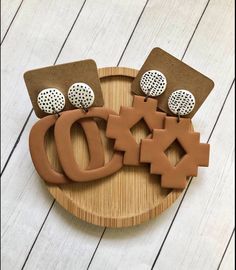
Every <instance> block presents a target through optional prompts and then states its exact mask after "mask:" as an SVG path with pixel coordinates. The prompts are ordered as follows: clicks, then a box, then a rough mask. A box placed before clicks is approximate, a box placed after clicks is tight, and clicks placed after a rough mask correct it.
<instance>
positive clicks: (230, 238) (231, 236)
mask: <svg viewBox="0 0 236 270" xmlns="http://www.w3.org/2000/svg"><path fill="white" fill-rule="evenodd" d="M234 232H235V228H234V229H233V231H232V233H231V235H230V237H229V240H228V242H227V244H226V247H225V250H224V252H223V254H222V257H221V260H220V262H219V265H218V267H217V270H219V269H220V267H221V264H222V262H223V259H224V257H225V254H226V252H227V250H228V247H229V244H230V241H231V240H232V238H233V235H234Z"/></svg>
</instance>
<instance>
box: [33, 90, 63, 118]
mask: <svg viewBox="0 0 236 270" xmlns="http://www.w3.org/2000/svg"><path fill="white" fill-rule="evenodd" d="M37 102H38V106H39V108H40V109H41V110H42V111H44V112H45V113H48V114H53V113H57V112H60V111H62V110H63V109H64V107H65V97H64V95H63V94H62V93H61V92H60V91H59V90H58V89H56V88H47V89H44V90H42V91H41V92H40V93H39V94H38V98H37Z"/></svg>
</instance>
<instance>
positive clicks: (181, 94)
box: [168, 89, 195, 115]
mask: <svg viewBox="0 0 236 270" xmlns="http://www.w3.org/2000/svg"><path fill="white" fill-rule="evenodd" d="M194 106H195V97H194V95H193V94H192V93H191V92H189V91H188V90H184V89H180V90H176V91H174V92H173V93H172V94H171V95H170V96H169V99H168V107H169V109H170V111H171V112H172V113H174V114H176V115H178V114H179V115H187V114H189V113H191V111H192V110H193V109H194Z"/></svg>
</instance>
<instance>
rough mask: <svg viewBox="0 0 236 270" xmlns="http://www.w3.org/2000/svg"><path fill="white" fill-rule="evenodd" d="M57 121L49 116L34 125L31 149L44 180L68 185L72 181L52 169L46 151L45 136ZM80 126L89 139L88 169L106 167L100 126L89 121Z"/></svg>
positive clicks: (30, 143) (31, 132) (53, 116)
mask: <svg viewBox="0 0 236 270" xmlns="http://www.w3.org/2000/svg"><path fill="white" fill-rule="evenodd" d="M61 115H63V113H62V114H61ZM60 117H61V116H60ZM57 120H58V119H57V117H56V116H55V115H49V116H46V117H43V118H42V119H40V120H39V121H38V122H37V123H36V124H34V126H33V127H32V129H31V131H30V135H29V148H30V154H31V158H32V161H33V163H34V166H35V169H36V171H37V172H38V174H39V175H40V176H41V177H42V179H43V180H45V181H46V182H48V183H52V184H67V183H71V181H70V180H69V179H68V178H67V177H66V176H65V175H64V174H63V173H59V172H57V171H55V170H54V169H53V168H52V166H51V164H50V162H49V160H48V156H47V153H46V150H45V135H46V133H47V132H48V130H49V128H50V127H52V126H54V125H55V123H56V122H57ZM85 120H86V121H85ZM80 124H81V126H82V128H83V130H84V132H85V135H86V137H87V138H88V148H89V152H90V153H91V155H90V162H89V165H88V168H87V169H93V168H99V167H101V166H103V165H104V162H105V157H104V151H103V147H102V141H101V137H100V132H99V129H98V126H97V124H96V122H94V121H93V120H89V119H82V121H80ZM91 137H93V138H91ZM91 139H92V140H91Z"/></svg>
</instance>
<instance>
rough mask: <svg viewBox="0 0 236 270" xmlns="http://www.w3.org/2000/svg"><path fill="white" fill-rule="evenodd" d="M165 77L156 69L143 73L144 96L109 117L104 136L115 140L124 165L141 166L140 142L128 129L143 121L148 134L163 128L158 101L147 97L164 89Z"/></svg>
mask: <svg viewBox="0 0 236 270" xmlns="http://www.w3.org/2000/svg"><path fill="white" fill-rule="evenodd" d="M166 85H167V81H166V78H165V76H164V75H163V74H162V73H161V72H160V71H157V70H149V71H147V72H145V73H144V74H143V76H142V78H141V81H140V87H141V89H142V91H143V92H144V94H145V95H146V97H143V96H136V95H135V96H134V99H133V104H132V107H124V106H121V108H120V112H119V115H110V116H109V119H108V124H107V130H106V136H107V137H108V138H112V139H115V145H114V148H115V149H116V150H119V151H123V152H124V161H123V162H124V164H125V165H136V166H137V165H140V161H139V155H140V143H137V142H136V140H135V138H134V137H133V135H132V133H131V128H132V127H133V126H135V125H136V124H137V123H138V122H139V121H140V120H141V119H143V120H144V121H145V122H146V124H147V126H148V128H149V130H150V132H152V130H153V129H157V128H162V127H163V121H164V118H165V115H166V114H165V113H162V112H157V111H156V110H157V104H158V101H157V100H156V99H153V98H150V97H156V96H159V95H161V94H162V93H163V92H164V91H165V88H166Z"/></svg>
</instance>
